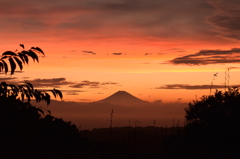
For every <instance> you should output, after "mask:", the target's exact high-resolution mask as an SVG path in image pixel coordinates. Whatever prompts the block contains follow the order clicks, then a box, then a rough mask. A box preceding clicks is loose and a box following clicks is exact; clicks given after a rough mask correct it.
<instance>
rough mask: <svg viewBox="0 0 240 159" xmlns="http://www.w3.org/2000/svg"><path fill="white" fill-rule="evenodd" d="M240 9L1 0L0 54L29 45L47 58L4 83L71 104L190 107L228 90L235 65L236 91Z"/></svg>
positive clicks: (181, 0) (209, 1)
mask: <svg viewBox="0 0 240 159" xmlns="http://www.w3.org/2000/svg"><path fill="white" fill-rule="evenodd" d="M239 8H240V2H238V1H234V0H228V1H227V0H194V1H189V0H174V1H169V0H161V1H155V0H148V1H146V0H57V1H56V0H52V1H46V0H32V1H29V0H28V1H27V0H21V1H17V0H8V1H2V2H0V35H1V48H0V51H2V52H4V51H7V50H12V51H14V50H16V49H18V50H21V48H20V47H19V44H20V43H23V44H25V47H26V49H29V48H31V47H32V46H34V47H36V46H38V47H40V48H41V49H42V50H43V51H44V52H45V54H46V57H45V58H41V59H40V62H39V64H37V63H33V62H31V63H30V64H29V66H26V67H25V68H24V69H23V73H16V74H15V75H13V76H10V75H4V74H2V75H1V80H5V81H6V82H8V83H11V82H21V81H23V80H26V79H27V80H28V81H30V82H32V83H33V84H34V85H35V87H37V88H41V89H47V88H58V89H60V90H62V91H63V93H64V100H66V101H80V102H89V101H96V100H100V99H103V98H105V97H107V96H109V95H111V94H113V93H114V92H116V91H118V90H125V91H127V92H129V93H131V94H133V95H135V96H136V97H138V98H141V99H143V100H147V101H155V100H160V99H161V100H162V101H163V102H176V101H178V102H189V101H191V100H192V99H195V96H196V95H197V96H201V95H203V94H209V88H210V85H211V82H213V84H214V85H215V86H213V88H219V89H223V86H224V82H225V70H226V69H227V68H229V67H234V68H235V69H231V70H230V75H231V76H230V77H231V78H230V82H229V83H230V85H239V84H240V83H239V80H238V76H239V69H237V68H238V67H240V66H239V63H240V56H239V53H240V49H239V48H240V47H239V39H240V33H239V28H240V27H239V21H240V17H239V16H238V15H239V12H240V11H239ZM216 72H218V76H217V77H215V78H214V79H213V75H214V74H215V73H216ZM9 78H11V79H9ZM217 85H218V86H217Z"/></svg>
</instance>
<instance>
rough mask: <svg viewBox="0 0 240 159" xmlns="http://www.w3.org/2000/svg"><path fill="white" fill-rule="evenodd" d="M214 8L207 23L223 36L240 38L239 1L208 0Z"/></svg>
mask: <svg viewBox="0 0 240 159" xmlns="http://www.w3.org/2000/svg"><path fill="white" fill-rule="evenodd" d="M207 2H208V3H209V4H210V5H212V6H213V7H214V8H215V12H214V14H213V15H212V16H209V17H208V19H207V20H208V23H210V24H211V25H213V26H214V27H215V28H216V32H218V33H220V35H222V36H224V37H229V38H233V39H238V40H239V39H240V32H239V30H240V29H239V25H240V23H239V22H240V16H239V14H240V10H239V8H240V1H237V0H208V1H207Z"/></svg>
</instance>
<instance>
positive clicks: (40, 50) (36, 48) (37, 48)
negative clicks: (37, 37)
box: [31, 47, 45, 55]
mask: <svg viewBox="0 0 240 159" xmlns="http://www.w3.org/2000/svg"><path fill="white" fill-rule="evenodd" d="M31 49H33V50H37V51H38V52H40V53H42V54H43V55H45V54H44V52H43V51H42V49H40V48H39V47H32V48H31Z"/></svg>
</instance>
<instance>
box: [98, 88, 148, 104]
mask: <svg viewBox="0 0 240 159" xmlns="http://www.w3.org/2000/svg"><path fill="white" fill-rule="evenodd" d="M99 102H107V103H111V104H116V105H125V106H133V105H145V104H148V103H149V102H147V101H143V100H141V99H139V98H137V97H135V96H133V95H131V94H130V93H128V92H126V91H122V90H121V91H118V92H116V93H114V94H112V95H111V96H109V97H107V98H105V99H103V100H100V101H99Z"/></svg>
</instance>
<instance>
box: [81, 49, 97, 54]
mask: <svg viewBox="0 0 240 159" xmlns="http://www.w3.org/2000/svg"><path fill="white" fill-rule="evenodd" d="M82 52H84V53H86V54H92V55H96V53H95V52H93V51H86V50H83V51H82Z"/></svg>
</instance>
